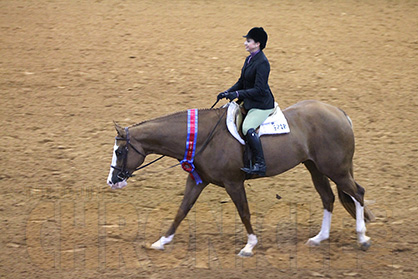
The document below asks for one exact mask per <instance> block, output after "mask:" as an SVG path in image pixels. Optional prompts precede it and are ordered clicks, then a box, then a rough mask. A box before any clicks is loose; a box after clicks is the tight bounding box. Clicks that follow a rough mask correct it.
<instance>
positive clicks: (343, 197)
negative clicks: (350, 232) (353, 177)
mask: <svg viewBox="0 0 418 279" xmlns="http://www.w3.org/2000/svg"><path fill="white" fill-rule="evenodd" d="M337 189H338V188H337ZM338 198H339V199H340V202H341V203H342V205H343V206H344V208H345V209H346V210H347V211H348V213H350V215H351V216H352V217H353V218H354V219H356V205H355V204H354V201H353V199H352V198H351V197H350V196H349V195H347V194H346V193H344V192H343V191H341V190H340V189H338ZM364 220H365V221H366V222H367V223H369V222H373V221H374V220H375V217H374V214H373V213H372V212H371V211H370V209H369V208H368V207H367V206H366V205H364Z"/></svg>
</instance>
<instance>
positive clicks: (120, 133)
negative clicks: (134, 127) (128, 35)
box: [113, 121, 125, 137]
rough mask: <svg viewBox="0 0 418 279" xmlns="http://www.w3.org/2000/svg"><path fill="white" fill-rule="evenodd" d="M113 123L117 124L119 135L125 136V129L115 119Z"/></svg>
mask: <svg viewBox="0 0 418 279" xmlns="http://www.w3.org/2000/svg"><path fill="white" fill-rule="evenodd" d="M113 123H114V124H115V129H116V132H118V136H121V137H122V136H124V134H125V129H123V128H122V127H121V126H120V125H119V124H118V123H116V122H115V121H113Z"/></svg>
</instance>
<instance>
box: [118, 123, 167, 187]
mask: <svg viewBox="0 0 418 279" xmlns="http://www.w3.org/2000/svg"><path fill="white" fill-rule="evenodd" d="M125 133H126V138H122V137H115V139H116V140H124V141H126V145H125V147H124V148H123V149H122V150H121V151H120V153H119V154H118V153H117V154H116V156H118V155H119V156H122V160H123V164H122V167H121V168H119V167H117V166H112V165H111V166H110V167H112V168H113V169H115V170H118V171H119V173H118V178H119V179H121V180H126V179H128V178H129V177H132V176H133V174H132V173H133V172H134V171H137V170H140V169H143V168H145V167H148V166H149V165H151V164H153V163H155V162H157V161H158V160H160V159H162V158H163V157H164V155H162V156H161V157H159V158H157V159H155V160H154V161H152V162H150V163H148V164H146V165H143V166H140V167H138V168H136V169H134V170H133V171H131V172H130V171H129V170H128V168H127V167H126V165H127V163H128V151H129V148H128V147H131V148H132V149H133V150H134V151H135V152H136V153H138V154H139V155H141V156H142V157H144V158H145V157H146V155H145V154H144V153H142V152H141V151H139V150H138V149H137V148H136V147H135V146H134V145H133V144H132V143H131V137H130V134H129V128H128V127H125ZM118 150H119V149H118ZM119 156H118V157H119Z"/></svg>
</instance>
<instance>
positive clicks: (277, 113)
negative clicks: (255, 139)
mask: <svg viewBox="0 0 418 279" xmlns="http://www.w3.org/2000/svg"><path fill="white" fill-rule="evenodd" d="M274 105H275V110H274V112H273V114H271V115H270V116H269V117H268V118H267V119H266V120H265V121H264V122H263V124H261V125H260V129H259V131H258V135H259V136H260V137H261V136H262V135H276V134H287V133H290V127H289V124H288V123H287V120H286V117H285V116H284V114H283V112H282V110H281V109H280V108H279V105H278V104H277V103H275V104H274ZM226 106H228V112H227V116H226V126H227V127H228V130H229V132H230V133H231V135H232V136H234V138H236V139H237V140H238V141H239V142H240V143H241V144H242V145H245V141H244V140H243V139H242V138H241V136H240V134H239V133H238V129H237V125H236V124H235V119H236V116H237V114H238V113H239V110H240V108H239V105H238V104H237V103H235V102H230V103H228V104H227V105H226Z"/></svg>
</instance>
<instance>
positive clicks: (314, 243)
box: [306, 238, 321, 247]
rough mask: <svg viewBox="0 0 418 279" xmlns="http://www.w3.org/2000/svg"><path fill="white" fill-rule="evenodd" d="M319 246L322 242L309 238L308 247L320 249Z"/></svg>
mask: <svg viewBox="0 0 418 279" xmlns="http://www.w3.org/2000/svg"><path fill="white" fill-rule="evenodd" d="M319 244H321V242H317V241H315V240H313V239H312V238H309V239H308V241H307V242H306V245H307V246H309V247H318V246H319Z"/></svg>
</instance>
